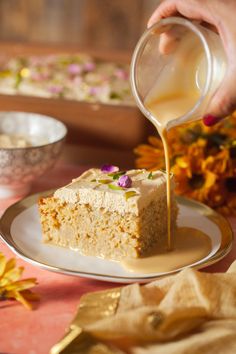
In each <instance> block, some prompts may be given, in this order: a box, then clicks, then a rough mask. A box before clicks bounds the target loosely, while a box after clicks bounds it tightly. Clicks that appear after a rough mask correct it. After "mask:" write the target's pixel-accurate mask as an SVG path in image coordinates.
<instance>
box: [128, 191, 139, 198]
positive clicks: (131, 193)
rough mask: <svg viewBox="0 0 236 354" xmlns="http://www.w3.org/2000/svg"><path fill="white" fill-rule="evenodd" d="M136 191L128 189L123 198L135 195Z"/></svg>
mask: <svg viewBox="0 0 236 354" xmlns="http://www.w3.org/2000/svg"><path fill="white" fill-rule="evenodd" d="M137 195H138V193H137V192H135V191H129V192H126V193H125V199H126V200H128V199H129V198H132V197H135V196H137Z"/></svg>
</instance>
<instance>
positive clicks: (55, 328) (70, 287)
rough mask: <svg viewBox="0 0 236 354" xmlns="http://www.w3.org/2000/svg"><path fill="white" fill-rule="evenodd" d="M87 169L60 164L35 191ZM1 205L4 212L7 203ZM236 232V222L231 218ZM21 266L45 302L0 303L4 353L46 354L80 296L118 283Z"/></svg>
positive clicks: (223, 264)
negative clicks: (27, 305)
mask: <svg viewBox="0 0 236 354" xmlns="http://www.w3.org/2000/svg"><path fill="white" fill-rule="evenodd" d="M84 169H85V168H84V167H79V166H73V165H58V166H57V167H55V168H54V169H53V170H52V171H50V173H48V174H47V175H45V176H44V177H42V178H41V179H40V180H39V181H38V182H37V183H35V184H34V186H33V190H32V191H33V192H38V191H42V190H47V189H50V188H53V187H58V186H61V185H64V184H65V183H67V182H68V181H70V180H71V179H72V178H73V177H76V176H78V175H79V174H80V173H81V172H83V171H84ZM12 202H13V200H11V201H7V202H5V203H0V211H1V209H2V210H3V209H4V208H5V207H6V206H7V204H9V203H12ZM230 222H231V225H232V227H233V229H234V233H235V231H236V219H235V218H232V219H230ZM0 251H1V252H3V253H4V254H5V255H6V256H7V257H12V256H13V254H12V252H11V251H10V250H9V249H8V248H7V246H5V245H4V244H3V243H1V241H0ZM235 258H236V246H235V244H234V246H233V249H232V251H231V252H230V253H229V254H228V255H227V257H226V258H225V259H223V260H222V261H220V262H218V263H217V264H215V265H213V266H211V267H208V268H206V269H205V270H206V271H209V272H213V271H214V272H215V271H217V272H218V271H225V270H226V269H227V268H228V267H229V265H230V264H231V263H232V262H233V260H234V259H235ZM17 262H18V265H23V266H24V267H25V272H24V277H36V278H37V279H38V285H37V286H36V287H35V291H36V292H37V293H38V294H39V295H40V297H41V300H40V302H39V303H38V304H37V306H36V308H35V310H33V311H28V310H26V309H25V308H24V307H23V306H22V305H20V304H18V303H17V302H13V301H7V302H5V301H4V302H0V353H9V354H46V353H48V352H49V349H50V348H51V347H52V346H53V344H55V343H56V342H57V341H58V340H59V339H60V338H61V337H62V336H63V335H64V332H65V329H66V327H67V326H68V325H69V323H70V322H71V320H72V318H73V316H74V314H75V311H76V308H77V306H78V303H79V299H80V296H81V295H82V294H84V293H86V292H89V291H95V290H102V289H106V288H108V287H114V286H117V284H112V283H105V282H100V281H95V280H89V279H83V278H78V277H72V276H64V275H60V274H56V273H52V272H48V271H45V270H41V269H39V268H36V267H33V266H31V265H30V264H28V263H26V262H24V261H22V260H21V259H18V261H17Z"/></svg>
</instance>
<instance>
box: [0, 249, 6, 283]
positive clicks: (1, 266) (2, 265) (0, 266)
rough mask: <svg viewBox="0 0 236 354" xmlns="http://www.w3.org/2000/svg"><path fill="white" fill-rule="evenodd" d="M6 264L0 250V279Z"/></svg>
mask: <svg viewBox="0 0 236 354" xmlns="http://www.w3.org/2000/svg"><path fill="white" fill-rule="evenodd" d="M6 264H7V260H6V257H5V256H4V255H3V254H2V253H1V252H0V279H1V277H2V276H3V274H4V272H5V268H6Z"/></svg>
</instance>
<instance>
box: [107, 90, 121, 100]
mask: <svg viewBox="0 0 236 354" xmlns="http://www.w3.org/2000/svg"><path fill="white" fill-rule="evenodd" d="M110 99H112V100H120V99H121V96H120V95H119V94H118V93H117V92H111V93H110Z"/></svg>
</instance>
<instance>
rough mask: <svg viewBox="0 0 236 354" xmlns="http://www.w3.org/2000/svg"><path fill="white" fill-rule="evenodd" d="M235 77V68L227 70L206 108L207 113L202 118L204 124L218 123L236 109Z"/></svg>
mask: <svg viewBox="0 0 236 354" xmlns="http://www.w3.org/2000/svg"><path fill="white" fill-rule="evenodd" d="M235 79H236V72H235V70H234V71H232V70H228V71H227V72H226V75H225V77H224V79H223V81H222V83H221V85H220V87H219V88H218V90H217V91H216V92H215V94H214V96H213V97H212V99H211V101H210V104H209V106H208V108H207V114H206V115H205V116H204V118H203V122H204V124H205V125H207V126H211V125H214V124H216V123H218V122H219V121H221V120H222V119H223V118H225V117H227V116H228V115H229V114H231V113H233V111H234V110H235V109H236V87H235V86H236V85H235V84H236V82H235Z"/></svg>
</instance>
